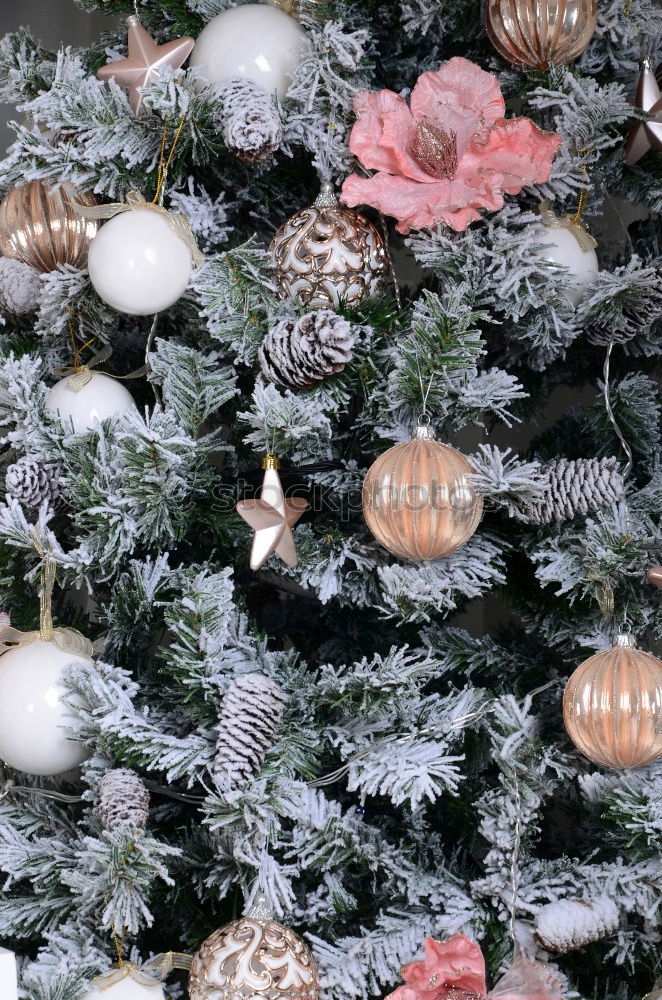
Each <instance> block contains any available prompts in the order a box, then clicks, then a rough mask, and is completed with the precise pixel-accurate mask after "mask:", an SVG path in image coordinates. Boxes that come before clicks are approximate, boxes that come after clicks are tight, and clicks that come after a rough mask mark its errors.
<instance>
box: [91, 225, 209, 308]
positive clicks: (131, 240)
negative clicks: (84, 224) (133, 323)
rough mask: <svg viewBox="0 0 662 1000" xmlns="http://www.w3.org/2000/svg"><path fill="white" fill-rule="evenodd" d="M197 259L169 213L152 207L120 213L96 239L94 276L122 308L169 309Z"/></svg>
mask: <svg viewBox="0 0 662 1000" xmlns="http://www.w3.org/2000/svg"><path fill="white" fill-rule="evenodd" d="M192 267H193V259H192V257H191V251H190V250H189V248H188V247H187V245H186V243H185V242H184V241H183V240H182V239H180V237H179V236H177V235H176V233H174V232H173V230H172V229H171V228H170V226H169V225H168V222H167V220H166V218H165V217H164V216H163V215H161V214H159V213H158V212H154V211H151V210H150V209H146V208H142V209H141V208H136V209H133V210H132V211H130V212H122V213H121V214H120V215H115V216H114V217H113V218H112V219H109V220H108V222H106V223H105V225H103V226H102V227H101V229H100V230H99V232H98V233H97V235H96V236H95V238H94V239H93V240H92V245H91V246H90V252H89V256H88V268H89V272H90V281H91V282H92V284H93V285H94V288H95V289H96V291H97V294H98V295H99V296H100V298H102V299H103V301H104V302H107V303H108V305H109V306H112V307H113V309H116V310H117V311H118V312H122V313H128V314H129V315H131V316H149V315H151V314H152V313H157V312H161V310H162V309H168V308H169V307H170V306H171V305H174V303H175V302H176V301H177V299H178V298H180V296H181V295H182V294H183V292H184V291H185V290H186V286H187V285H188V283H189V279H190V277H191V269H192Z"/></svg>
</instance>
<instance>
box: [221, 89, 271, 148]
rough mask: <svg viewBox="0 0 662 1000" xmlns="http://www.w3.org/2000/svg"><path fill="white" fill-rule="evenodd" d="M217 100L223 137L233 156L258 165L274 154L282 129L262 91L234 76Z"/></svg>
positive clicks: (268, 97)
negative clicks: (219, 100)
mask: <svg viewBox="0 0 662 1000" xmlns="http://www.w3.org/2000/svg"><path fill="white" fill-rule="evenodd" d="M220 98H221V108H222V114H223V138H224V140H225V144H226V146H227V147H228V149H229V150H230V151H231V152H232V153H234V154H235V156H238V157H239V159H240V160H244V161H245V162H246V163H258V162H260V161H262V160H266V159H267V158H268V157H269V156H271V155H272V154H273V153H275V152H276V150H277V149H278V147H279V146H280V144H281V142H282V139H283V126H282V124H281V120H280V115H279V114H278V109H277V108H276V107H275V105H274V103H273V101H272V100H271V97H270V96H269V94H267V92H266V91H265V90H263V89H262V88H261V87H258V85H257V84H256V83H253V81H252V80H249V79H247V78H246V77H236V78H234V79H232V80H228V82H227V83H226V84H225V86H224V88H223V90H222V92H221V95H220Z"/></svg>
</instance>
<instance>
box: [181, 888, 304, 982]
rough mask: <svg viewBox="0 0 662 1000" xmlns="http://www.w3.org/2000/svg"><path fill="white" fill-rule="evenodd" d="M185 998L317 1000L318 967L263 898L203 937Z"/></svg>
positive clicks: (300, 941)
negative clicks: (245, 911)
mask: <svg viewBox="0 0 662 1000" xmlns="http://www.w3.org/2000/svg"><path fill="white" fill-rule="evenodd" d="M188 988H189V996H190V1000H317V996H318V994H319V978H318V972H317V965H316V963H315V959H314V958H313V955H312V952H311V951H310V948H309V947H308V945H307V944H306V943H305V941H303V940H302V939H301V938H300V937H299V936H298V934H295V933H294V931H291V930H290V929H289V928H288V927H283V925H282V924H279V923H277V922H276V921H275V920H273V919H272V912H271V909H270V907H269V906H268V904H267V902H266V900H265V899H264V897H259V898H258V900H257V902H256V904H255V906H254V907H253V908H252V909H251V910H250V911H249V913H248V914H247V916H245V917H242V918H241V919H240V920H233V921H232V923H229V924H225V925H224V926H223V927H221V928H220V929H219V930H217V931H215V932H214V933H213V934H212V935H211V937H209V938H207V940H206V941H205V942H204V944H203V945H202V946H201V948H200V950H199V951H198V952H197V954H196V955H195V956H194V958H193V964H192V965H191V976H190V979H189V987H188Z"/></svg>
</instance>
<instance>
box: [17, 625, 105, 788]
mask: <svg viewBox="0 0 662 1000" xmlns="http://www.w3.org/2000/svg"><path fill="white" fill-rule="evenodd" d="M89 662H90V660H89V659H88V658H87V657H85V656H79V655H78V654H77V653H70V652H67V651H66V650H64V649H60V647H59V646H56V644H55V643H54V642H49V641H46V640H44V639H37V640H36V641H35V642H32V643H29V644H28V645H27V646H18V647H17V648H16V649H10V650H9V651H8V652H7V653H4V654H3V655H2V656H0V759H1V760H3V761H4V762H5V764H8V765H9V766H10V767H15V768H17V769H18V770H19V771H27V772H28V773H29V774H40V775H50V774H63V773H64V772H65V771H69V770H71V768H72V767H76V765H77V764H80V763H81V761H83V760H85V758H86V756H87V750H86V749H85V747H84V746H83V745H82V744H81V743H78V742H77V741H76V740H72V739H68V738H67V734H66V732H65V729H64V727H65V726H66V725H67V724H68V723H69V722H70V721H71V719H72V718H74V716H73V713H72V711H71V709H70V708H69V707H68V706H67V705H63V704H62V702H61V700H60V699H61V697H62V695H63V694H64V693H65V688H64V685H63V683H62V675H63V672H64V669H65V667H67V666H68V665H69V664H70V663H89ZM72 701H74V699H73V698H72Z"/></svg>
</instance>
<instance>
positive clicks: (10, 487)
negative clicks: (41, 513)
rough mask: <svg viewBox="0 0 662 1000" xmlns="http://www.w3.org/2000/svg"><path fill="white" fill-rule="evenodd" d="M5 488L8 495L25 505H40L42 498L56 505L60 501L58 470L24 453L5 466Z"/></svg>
mask: <svg viewBox="0 0 662 1000" xmlns="http://www.w3.org/2000/svg"><path fill="white" fill-rule="evenodd" d="M5 489H6V491H7V495H8V496H10V497H13V498H14V499H15V500H18V501H19V502H20V503H22V504H25V506H26V507H40V506H41V505H42V503H43V502H44V500H48V502H49V503H50V504H51V506H52V507H56V506H58V504H59V502H60V477H59V470H58V468H57V467H56V466H52V465H43V464H42V463H41V462H38V461H37V459H35V458H31V457H30V456H29V455H24V456H23V457H22V458H19V460H18V462H14V463H13V465H9V466H7V472H6V475H5Z"/></svg>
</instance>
